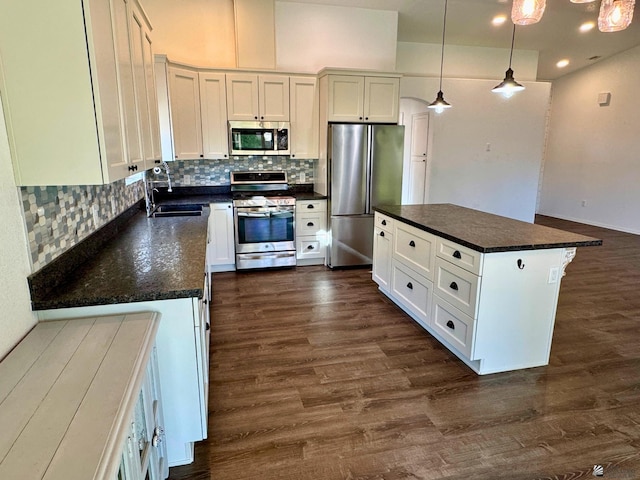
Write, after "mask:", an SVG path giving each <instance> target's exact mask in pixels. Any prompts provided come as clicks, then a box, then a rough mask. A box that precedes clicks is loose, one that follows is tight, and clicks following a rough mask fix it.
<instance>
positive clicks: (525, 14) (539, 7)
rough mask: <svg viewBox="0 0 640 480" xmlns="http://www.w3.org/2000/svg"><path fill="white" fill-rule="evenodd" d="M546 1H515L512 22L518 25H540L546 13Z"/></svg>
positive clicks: (512, 8)
mask: <svg viewBox="0 0 640 480" xmlns="http://www.w3.org/2000/svg"><path fill="white" fill-rule="evenodd" d="M545 6H546V0H513V6H512V7H511V21H512V22H513V23H515V24H516V25H531V24H533V23H538V22H539V21H540V19H541V18H542V14H543V13H544V7H545Z"/></svg>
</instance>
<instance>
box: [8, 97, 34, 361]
mask: <svg viewBox="0 0 640 480" xmlns="http://www.w3.org/2000/svg"><path fill="white" fill-rule="evenodd" d="M21 211H22V206H21V205H20V199H19V197H18V189H17V187H16V185H15V182H14V179H13V170H12V167H11V155H10V153H9V142H8V140H7V130H6V125H5V122H4V114H3V112H2V105H1V104H0V218H2V228H1V229H0V245H2V248H1V249H0V272H2V273H1V274H0V311H1V312H2V314H0V332H1V333H0V359H2V358H3V357H4V356H5V355H6V354H7V353H8V352H9V350H11V349H12V348H13V347H14V346H15V345H16V344H17V343H18V341H20V340H21V339H22V337H24V336H25V335H26V334H27V332H29V330H30V329H31V327H33V326H34V325H35V323H36V319H35V316H34V315H33V314H32V312H31V299H30V297H29V288H28V286H27V276H28V275H29V274H30V273H31V271H30V265H29V258H28V256H27V251H28V248H27V238H26V234H25V227H24V222H23V221H22V217H21V216H20V212H21Z"/></svg>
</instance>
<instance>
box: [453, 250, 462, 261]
mask: <svg viewBox="0 0 640 480" xmlns="http://www.w3.org/2000/svg"><path fill="white" fill-rule="evenodd" d="M453 258H458V259H460V258H462V255H461V254H460V252H459V251H458V250H456V251H455V252H453Z"/></svg>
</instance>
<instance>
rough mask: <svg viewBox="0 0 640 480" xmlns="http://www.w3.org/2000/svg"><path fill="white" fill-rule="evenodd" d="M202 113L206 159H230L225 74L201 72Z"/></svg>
mask: <svg viewBox="0 0 640 480" xmlns="http://www.w3.org/2000/svg"><path fill="white" fill-rule="evenodd" d="M198 77H199V80H200V113H201V115H202V154H203V156H204V158H208V159H220V158H229V136H228V134H227V131H228V130H227V93H226V86H225V75H224V73H209V72H200V73H199V74H198Z"/></svg>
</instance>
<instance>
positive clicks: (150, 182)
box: [144, 161, 173, 216]
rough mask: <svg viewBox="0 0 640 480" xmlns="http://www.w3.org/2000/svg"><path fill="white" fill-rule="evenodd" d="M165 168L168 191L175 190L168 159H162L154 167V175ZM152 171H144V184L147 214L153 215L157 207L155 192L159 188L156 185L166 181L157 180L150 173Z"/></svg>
mask: <svg viewBox="0 0 640 480" xmlns="http://www.w3.org/2000/svg"><path fill="white" fill-rule="evenodd" d="M163 169H164V173H165V174H166V176H167V180H166V182H167V185H168V188H167V191H168V192H173V187H172V184H171V172H170V170H169V164H168V163H167V162H166V161H162V163H160V165H157V166H155V167H153V174H154V175H160V174H161V173H162V171H163ZM150 173H151V172H150V171H149V170H146V171H145V172H144V177H145V180H144V185H145V189H144V191H145V203H146V207H147V216H151V214H152V213H153V211H154V210H155V208H156V204H155V199H154V198H153V192H154V191H155V192H157V191H158V189H157V188H155V185H156V184H158V183H164V181H161V180H155V179H154V177H153V176H152V175H150Z"/></svg>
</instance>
